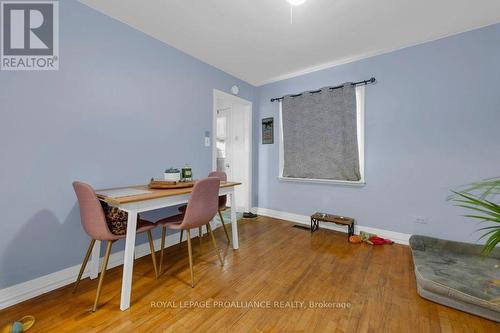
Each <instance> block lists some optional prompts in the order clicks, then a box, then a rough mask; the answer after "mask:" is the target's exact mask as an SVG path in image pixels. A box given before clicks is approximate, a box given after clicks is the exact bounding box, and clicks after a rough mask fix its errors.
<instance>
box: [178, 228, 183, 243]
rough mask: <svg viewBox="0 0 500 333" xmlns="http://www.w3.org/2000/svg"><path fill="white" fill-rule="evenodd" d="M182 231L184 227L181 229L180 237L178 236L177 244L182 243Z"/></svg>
mask: <svg viewBox="0 0 500 333" xmlns="http://www.w3.org/2000/svg"><path fill="white" fill-rule="evenodd" d="M183 232H184V229H181V237H180V238H179V244H180V243H182V233H183Z"/></svg>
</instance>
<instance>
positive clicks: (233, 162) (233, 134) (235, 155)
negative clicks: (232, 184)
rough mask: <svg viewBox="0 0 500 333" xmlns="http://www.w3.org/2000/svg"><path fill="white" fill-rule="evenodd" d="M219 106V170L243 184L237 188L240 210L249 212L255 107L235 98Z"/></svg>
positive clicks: (237, 200) (238, 209)
mask: <svg viewBox="0 0 500 333" xmlns="http://www.w3.org/2000/svg"><path fill="white" fill-rule="evenodd" d="M230 97H232V96H230ZM216 104H217V105H216V107H217V110H216V119H215V121H216V126H215V130H216V133H215V134H216V135H215V136H216V140H215V141H216V142H215V149H216V153H215V158H216V163H215V164H216V169H217V170H218V171H224V172H226V174H227V179H228V180H230V181H236V182H240V183H242V185H240V186H237V187H236V188H235V192H236V193H235V195H236V205H237V206H236V210H237V211H238V212H248V211H250V207H251V203H250V190H251V184H250V182H251V176H250V175H251V170H250V162H251V157H250V156H251V142H250V141H251V137H250V135H251V133H250V131H251V123H250V121H251V114H250V112H251V105H245V104H243V103H238V102H237V101H235V100H234V99H231V98H229V99H227V100H224V99H219V100H218V103H216ZM228 205H231V203H230V202H228Z"/></svg>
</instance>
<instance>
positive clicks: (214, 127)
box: [212, 89, 253, 212]
mask: <svg viewBox="0 0 500 333" xmlns="http://www.w3.org/2000/svg"><path fill="white" fill-rule="evenodd" d="M217 97H223V98H225V99H229V100H232V101H234V102H235V103H238V104H243V105H244V106H245V109H246V110H248V111H247V115H246V116H247V126H248V146H249V147H248V154H249V156H248V175H247V178H248V193H247V197H248V198H247V205H248V206H247V207H245V209H246V211H247V212H250V211H251V209H252V182H253V177H252V175H253V168H252V166H253V149H252V148H253V123H252V119H253V113H252V111H253V103H252V102H251V101H249V100H246V99H244V98H241V97H238V96H235V95H232V94H228V93H226V92H224V91H221V90H218V89H214V91H213V108H212V109H213V110H212V170H217V149H216V140H217V137H216V135H217ZM237 200H238V198H236V201H237Z"/></svg>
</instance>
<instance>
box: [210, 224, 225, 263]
mask: <svg viewBox="0 0 500 333" xmlns="http://www.w3.org/2000/svg"><path fill="white" fill-rule="evenodd" d="M207 228H208V233H209V234H210V237H211V238H212V245H213V246H214V250H215V252H217V257H219V261H220V265H221V266H224V262H223V261H222V257H221V255H220V251H219V248H218V247H217V243H216V242H215V237H214V233H213V232H212V227H211V226H210V223H207Z"/></svg>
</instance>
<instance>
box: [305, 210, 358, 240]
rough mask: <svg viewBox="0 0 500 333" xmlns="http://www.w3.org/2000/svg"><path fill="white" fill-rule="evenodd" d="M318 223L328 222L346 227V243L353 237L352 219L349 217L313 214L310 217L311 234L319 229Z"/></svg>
mask: <svg viewBox="0 0 500 333" xmlns="http://www.w3.org/2000/svg"><path fill="white" fill-rule="evenodd" d="M319 222H330V223H335V224H339V225H344V226H346V227H347V241H349V237H350V236H352V235H354V219H353V218H351V217H345V216H338V215H331V214H326V213H314V214H313V215H311V232H314V231H316V230H318V229H319Z"/></svg>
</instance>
